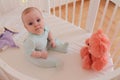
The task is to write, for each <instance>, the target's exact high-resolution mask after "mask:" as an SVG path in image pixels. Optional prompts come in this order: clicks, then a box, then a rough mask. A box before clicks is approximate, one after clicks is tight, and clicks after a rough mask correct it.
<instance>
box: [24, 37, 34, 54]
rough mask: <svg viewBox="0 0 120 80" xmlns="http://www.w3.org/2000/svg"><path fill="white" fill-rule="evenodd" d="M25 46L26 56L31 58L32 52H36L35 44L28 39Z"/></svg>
mask: <svg viewBox="0 0 120 80" xmlns="http://www.w3.org/2000/svg"><path fill="white" fill-rule="evenodd" d="M23 46H24V51H25V54H26V55H29V56H31V54H32V52H33V51H34V50H35V45H34V42H33V41H32V40H31V39H26V40H25V41H24V43H23Z"/></svg>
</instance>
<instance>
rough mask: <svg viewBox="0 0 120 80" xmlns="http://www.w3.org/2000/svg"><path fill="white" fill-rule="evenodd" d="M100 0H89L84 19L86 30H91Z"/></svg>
mask: <svg viewBox="0 0 120 80" xmlns="http://www.w3.org/2000/svg"><path fill="white" fill-rule="evenodd" d="M99 4H100V0H90V5H89V11H88V16H87V21H86V30H87V31H88V32H93V28H94V24H95V20H96V16H97V12H98V8H99Z"/></svg>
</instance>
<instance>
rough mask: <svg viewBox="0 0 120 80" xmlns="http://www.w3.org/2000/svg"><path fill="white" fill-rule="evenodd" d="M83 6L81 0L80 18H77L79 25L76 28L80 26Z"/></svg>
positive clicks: (82, 0)
mask: <svg viewBox="0 0 120 80" xmlns="http://www.w3.org/2000/svg"><path fill="white" fill-rule="evenodd" d="M83 6H84V0H81V6H80V14H79V15H80V17H79V21H78V22H79V23H78V26H81V20H82V13H83Z"/></svg>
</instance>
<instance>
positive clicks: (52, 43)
mask: <svg viewBox="0 0 120 80" xmlns="http://www.w3.org/2000/svg"><path fill="white" fill-rule="evenodd" d="M50 45H51V46H52V47H53V48H55V47H56V44H55V41H54V40H50Z"/></svg>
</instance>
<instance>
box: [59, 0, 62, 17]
mask: <svg viewBox="0 0 120 80" xmlns="http://www.w3.org/2000/svg"><path fill="white" fill-rule="evenodd" d="M61 2H62V1H61V0H59V17H60V18H61V15H62V14H61V7H62V6H61Z"/></svg>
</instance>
